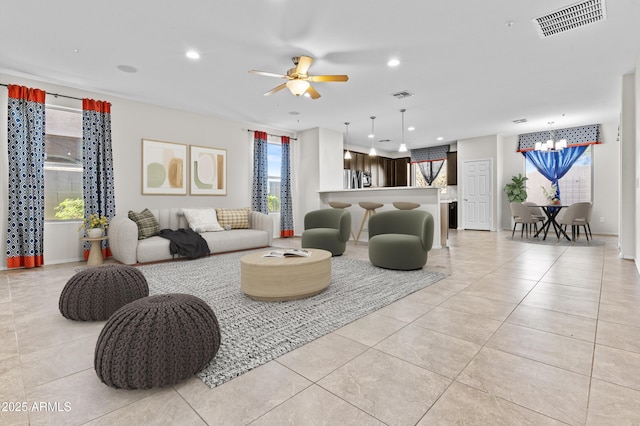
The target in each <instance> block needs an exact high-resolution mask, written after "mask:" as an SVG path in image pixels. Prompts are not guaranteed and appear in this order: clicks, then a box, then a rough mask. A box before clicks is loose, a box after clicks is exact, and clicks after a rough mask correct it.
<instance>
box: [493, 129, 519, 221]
mask: <svg viewBox="0 0 640 426" xmlns="http://www.w3.org/2000/svg"><path fill="white" fill-rule="evenodd" d="M517 149H518V136H517V135H512V136H504V137H503V138H502V140H501V141H500V143H499V144H498V153H500V154H501V159H500V161H499V162H498V164H500V167H499V168H500V169H502V173H501V174H499V176H498V185H497V188H496V190H497V192H498V195H499V197H498V200H499V201H498V208H499V209H500V210H501V211H502V215H501V220H500V222H499V226H498V229H508V230H511V229H513V224H512V222H511V207H510V206H509V199H508V198H507V194H505V193H504V186H505V185H506V184H507V183H510V182H511V178H512V177H513V176H517V175H518V174H519V173H520V174H523V175H524V174H525V162H524V157H523V156H522V154H521V153H519V152H516V151H517Z"/></svg>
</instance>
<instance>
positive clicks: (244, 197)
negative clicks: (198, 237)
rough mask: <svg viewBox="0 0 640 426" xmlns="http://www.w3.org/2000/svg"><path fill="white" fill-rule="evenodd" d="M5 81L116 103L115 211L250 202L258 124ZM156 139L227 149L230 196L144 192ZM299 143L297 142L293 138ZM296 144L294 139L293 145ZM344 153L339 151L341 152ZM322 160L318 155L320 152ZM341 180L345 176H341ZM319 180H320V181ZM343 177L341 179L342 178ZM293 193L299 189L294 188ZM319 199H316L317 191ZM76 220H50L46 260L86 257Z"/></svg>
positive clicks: (1, 128) (2, 106) (60, 101)
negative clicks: (145, 166)
mask: <svg viewBox="0 0 640 426" xmlns="http://www.w3.org/2000/svg"><path fill="white" fill-rule="evenodd" d="M0 80H1V81H2V82H6V83H11V84H22V85H26V86H29V87H36V88H39V89H43V90H46V91H47V92H51V93H61V94H64V95H68V96H74V97H79V98H82V97H90V98H94V99H100V100H106V101H109V102H111V104H112V107H111V124H112V131H111V134H112V141H113V162H114V175H115V194H116V213H117V214H126V213H127V212H128V211H129V210H135V211H140V210H142V209H144V208H159V207H173V206H192V207H204V206H212V207H247V206H250V205H251V178H252V168H253V166H252V157H253V147H252V143H251V141H252V133H250V132H248V131H247V130H248V129H256V127H255V126H253V125H251V124H249V123H239V122H234V121H229V120H222V119H219V118H215V117H207V116H203V115H197V114H192V113H187V112H184V111H179V110H175V109H170V108H162V107H158V106H155V105H150V104H145V103H141V102H134V101H130V100H127V99H123V98H118V97H113V96H106V95H101V94H96V93H92V92H86V91H82V90H78V89H73V88H68V87H61V86H57V85H53V84H48V83H42V82H38V81H32V80H28V79H23V78H17V77H14V76H8V75H2V74H0ZM2 90H3V91H4V93H2V95H0V117H6V116H7V96H6V88H4V87H1V88H0V91H2ZM46 102H47V104H52V105H58V106H67V107H75V108H81V102H80V101H77V100H70V99H67V98H62V97H59V98H55V97H53V96H47V99H46ZM0 121H1V123H2V124H1V125H0V140H1V142H0V165H2V170H3V173H1V174H0V220H1V223H2V226H1V228H0V229H2V231H1V235H2V241H1V242H0V250H1V252H2V253H3V256H2V261H1V262H2V263H0V268H6V256H5V255H4V253H6V232H7V230H6V223H7V222H6V221H7V217H6V213H7V207H6V206H7V202H8V194H7V187H8V183H7V173H6V170H7V164H8V160H7V148H6V146H7V124H6V123H7V120H6V118H5V119H2V120H0ZM258 130H262V131H266V132H269V133H277V134H285V135H289V136H295V135H294V134H292V133H290V132H286V131H282V130H278V129H270V128H263V127H261V128H259V129H258ZM143 138H145V139H155V140H161V141H167V142H175V143H181V144H185V145H198V146H209V147H215V148H222V149H225V150H226V151H227V195H225V196H190V195H186V196H168V195H142V172H141V157H142V149H141V140H142V139H143ZM294 142H295V141H294ZM295 146H296V144H294V147H295ZM338 155H339V154H338ZM315 158H316V161H317V158H318V157H317V155H316V157H315ZM340 179H341V178H340ZM316 182H317V181H316ZM340 182H342V180H340ZM292 192H293V196H294V197H295V196H296V194H295V191H294V190H293V189H292ZM315 195H316V198H317V194H315ZM78 226H79V224H78V223H77V222H72V223H65V224H60V223H56V224H52V223H46V224H45V230H44V242H45V253H44V256H45V263H46V264H53V263H59V262H67V261H71V260H79V259H81V253H82V246H81V243H80V241H79V238H80V235H79V234H78V232H77V230H78Z"/></svg>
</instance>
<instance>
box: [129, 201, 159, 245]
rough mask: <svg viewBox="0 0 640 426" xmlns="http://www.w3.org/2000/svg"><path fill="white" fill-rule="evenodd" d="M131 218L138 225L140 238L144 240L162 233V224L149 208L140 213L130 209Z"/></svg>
mask: <svg viewBox="0 0 640 426" xmlns="http://www.w3.org/2000/svg"><path fill="white" fill-rule="evenodd" d="M129 219H131V220H132V221H134V222H135V223H136V225H138V239H139V240H144V239H145V238H149V237H153V236H154V235H158V234H159V233H160V224H159V223H158V220H157V219H156V217H155V216H154V215H153V213H151V212H150V211H149V209H144V210H142V211H141V212H140V213H136V212H134V211H131V210H129Z"/></svg>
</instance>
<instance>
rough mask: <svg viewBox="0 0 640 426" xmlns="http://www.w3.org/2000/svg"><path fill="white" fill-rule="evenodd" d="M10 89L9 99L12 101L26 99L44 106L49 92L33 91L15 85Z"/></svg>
mask: <svg viewBox="0 0 640 426" xmlns="http://www.w3.org/2000/svg"><path fill="white" fill-rule="evenodd" d="M8 88H9V98H12V99H25V100H27V101H30V102H38V103H41V104H43V103H44V99H45V96H46V94H47V92H45V91H44V90H40V89H31V88H29V87H25V86H17V85H15V84H10V85H9V86H8Z"/></svg>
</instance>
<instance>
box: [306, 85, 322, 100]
mask: <svg viewBox="0 0 640 426" xmlns="http://www.w3.org/2000/svg"><path fill="white" fill-rule="evenodd" d="M307 93H308V94H309V96H310V97H311V99H318V98H319V97H320V93H318V91H317V90H316V89H314V88H313V86H309V88H308V89H307Z"/></svg>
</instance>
